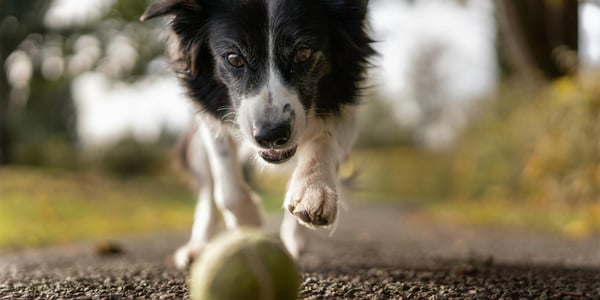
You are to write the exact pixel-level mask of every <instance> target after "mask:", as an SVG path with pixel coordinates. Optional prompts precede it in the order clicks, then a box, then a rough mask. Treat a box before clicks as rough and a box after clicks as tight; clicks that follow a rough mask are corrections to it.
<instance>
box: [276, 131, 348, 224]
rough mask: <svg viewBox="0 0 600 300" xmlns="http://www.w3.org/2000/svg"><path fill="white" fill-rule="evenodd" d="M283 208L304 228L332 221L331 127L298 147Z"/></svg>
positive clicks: (334, 145) (334, 196)
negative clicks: (295, 164)
mask: <svg viewBox="0 0 600 300" xmlns="http://www.w3.org/2000/svg"><path fill="white" fill-rule="evenodd" d="M299 150H300V151H299V153H298V155H299V157H298V165H297V166H296V169H295V170H294V173H293V174H292V178H291V180H290V184H289V188H288V191H287V193H286V197H285V203H284V207H285V208H287V209H288V210H289V211H290V213H292V214H293V215H294V216H296V218H297V219H298V221H299V222H300V223H302V224H304V225H306V226H308V227H320V226H326V225H330V224H332V223H333V222H334V221H335V219H336V215H337V200H338V194H337V185H338V184H337V181H338V178H337V170H338V168H339V158H338V155H337V152H338V145H337V143H336V141H335V139H334V137H333V132H332V131H331V129H329V128H326V130H324V131H321V132H318V133H316V135H315V136H313V138H311V139H310V140H309V141H307V142H306V143H305V145H304V146H303V149H299Z"/></svg>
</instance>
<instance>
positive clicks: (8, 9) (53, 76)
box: [0, 0, 163, 164]
mask: <svg viewBox="0 0 600 300" xmlns="http://www.w3.org/2000/svg"><path fill="white" fill-rule="evenodd" d="M51 3H52V2H50V1H40V0H31V1H18V0H7V1H2V2H0V164H11V163H17V164H22V163H25V164H30V163H29V162H27V161H25V162H23V161H19V160H18V158H19V153H17V152H18V150H19V147H21V146H22V144H25V145H27V146H28V147H29V146H31V145H36V144H38V147H42V146H43V145H42V144H41V143H40V142H42V141H44V140H45V139H52V138H59V139H61V140H64V141H65V142H68V144H69V145H70V147H71V149H72V150H76V147H77V133H76V130H75V126H76V121H77V119H76V112H75V106H74V103H73V99H72V95H71V81H72V79H73V78H75V77H76V76H78V75H80V74H82V73H85V72H90V71H94V72H101V73H102V74H104V75H106V76H107V77H108V78H111V79H114V80H128V81H133V80H136V79H138V78H139V77H140V76H144V75H146V74H147V73H148V72H155V71H156V70H152V68H151V65H152V62H153V61H155V60H156V59H157V58H159V57H161V56H162V54H163V46H162V44H161V43H160V41H159V40H158V39H157V38H156V36H157V32H156V30H157V28H153V27H152V26H148V24H142V23H141V22H139V21H138V18H139V16H140V15H141V14H142V13H143V11H144V9H145V6H146V5H147V1H128V0H115V1H110V2H109V3H110V4H109V5H106V6H107V7H105V8H104V9H101V11H99V17H98V18H96V19H94V18H92V19H90V20H87V21H85V22H80V23H74V24H70V25H68V24H67V25H64V24H63V25H64V26H63V25H61V26H50V25H48V24H47V22H45V20H46V18H45V17H46V16H47V15H46V13H47V12H48V10H49V8H50V7H51ZM99 9H100V8H99ZM13 65H20V69H19V70H20V71H19V72H20V74H21V75H20V77H22V78H20V79H19V80H15V79H14V78H13V79H11V78H10V76H9V75H10V72H11V69H13V68H16V67H14V66H13ZM27 69H30V70H27ZM154 69H156V68H154ZM28 73H30V75H29V76H27V75H26V74H28Z"/></svg>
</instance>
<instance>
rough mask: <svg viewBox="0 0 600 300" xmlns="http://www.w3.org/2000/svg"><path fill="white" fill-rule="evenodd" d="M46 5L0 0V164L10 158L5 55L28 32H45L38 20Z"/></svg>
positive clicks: (35, 0)
mask: <svg viewBox="0 0 600 300" xmlns="http://www.w3.org/2000/svg"><path fill="white" fill-rule="evenodd" d="M47 6H48V4H47V1H44V0H32V1H2V2H0V164H7V163H9V162H10V161H11V160H12V145H13V136H14V134H13V133H12V127H11V122H10V121H9V106H10V98H11V90H12V89H11V85H10V84H9V81H8V74H7V71H8V67H7V66H6V62H7V58H8V56H9V55H11V54H12V53H13V52H14V51H15V50H16V49H17V48H18V47H19V45H20V44H21V43H22V42H23V40H25V38H26V37H27V36H28V35H29V34H30V33H33V32H38V33H44V32H45V29H46V28H45V27H44V25H43V23H42V20H43V19H44V18H43V15H44V12H45V11H46V9H47ZM10 117H12V116H10Z"/></svg>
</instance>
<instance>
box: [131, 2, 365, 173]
mask: <svg viewBox="0 0 600 300" xmlns="http://www.w3.org/2000/svg"><path fill="white" fill-rule="evenodd" d="M364 2H365V1H364V0H160V1H159V2H156V3H154V4H153V5H151V6H150V7H149V8H148V9H147V10H146V12H145V13H144V15H143V16H142V20H146V19H151V18H154V17H158V16H163V15H172V16H173V19H172V20H171V23H170V24H171V28H172V29H173V32H174V36H175V38H176V41H175V43H176V46H175V48H176V49H175V55H172V56H173V59H174V63H175V68H176V71H177V72H178V73H179V74H180V78H181V79H182V80H183V82H184V85H185V86H186V88H187V90H188V93H189V94H190V96H191V97H192V99H193V100H194V101H195V102H197V103H198V104H199V105H200V107H201V108H202V109H203V110H205V111H206V112H208V113H210V114H212V115H213V116H215V117H217V118H219V119H223V120H225V121H230V123H232V124H237V126H239V129H240V131H241V133H242V135H243V136H244V139H246V140H247V141H249V142H250V143H252V145H254V147H255V148H256V149H257V151H258V153H259V155H260V156H261V157H262V158H263V159H264V160H265V161H267V162H271V163H282V162H285V161H287V160H288V159H289V158H291V157H292V156H293V155H294V153H295V151H296V147H297V145H298V142H299V140H300V139H301V138H302V134H303V132H304V129H305V128H306V127H307V124H308V122H311V120H313V119H316V118H328V117H335V116H336V115H337V114H338V113H339V111H340V109H341V108H342V106H343V105H348V104H354V103H355V102H356V99H355V98H356V94H357V91H358V89H359V87H358V84H359V82H360V80H361V79H362V76H363V73H364V69H365V65H366V63H367V58H368V56H369V55H371V54H372V52H373V50H372V49H371V47H370V46H369V43H370V40H369V38H368V36H367V34H366V33H365V30H364V27H363V26H364V18H365V10H366V7H365V4H364Z"/></svg>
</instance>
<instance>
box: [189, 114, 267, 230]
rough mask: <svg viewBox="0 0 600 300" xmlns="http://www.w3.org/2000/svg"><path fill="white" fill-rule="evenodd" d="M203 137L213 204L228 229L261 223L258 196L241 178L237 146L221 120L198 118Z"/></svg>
mask: <svg viewBox="0 0 600 300" xmlns="http://www.w3.org/2000/svg"><path fill="white" fill-rule="evenodd" d="M198 123H200V124H199V130H200V133H201V134H202V138H203V140H204V141H205V145H206V153H207V157H208V161H209V165H210V171H211V173H212V177H213V193H214V199H215V203H216V205H217V207H218V208H219V210H220V211H221V213H222V214H223V219H224V220H225V224H226V226H227V228H228V229H235V228H238V227H242V226H250V227H257V226H260V225H261V223H262V222H261V214H260V210H259V206H258V197H257V196H256V195H255V194H254V193H253V192H252V191H251V190H250V187H249V186H248V184H247V183H246V182H245V180H244V176H243V174H242V166H241V164H240V162H239V159H238V153H237V146H236V144H235V142H234V141H233V139H232V137H231V134H230V133H229V131H228V130H227V129H226V128H223V127H222V125H221V124H216V123H213V122H211V121H204V122H198Z"/></svg>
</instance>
